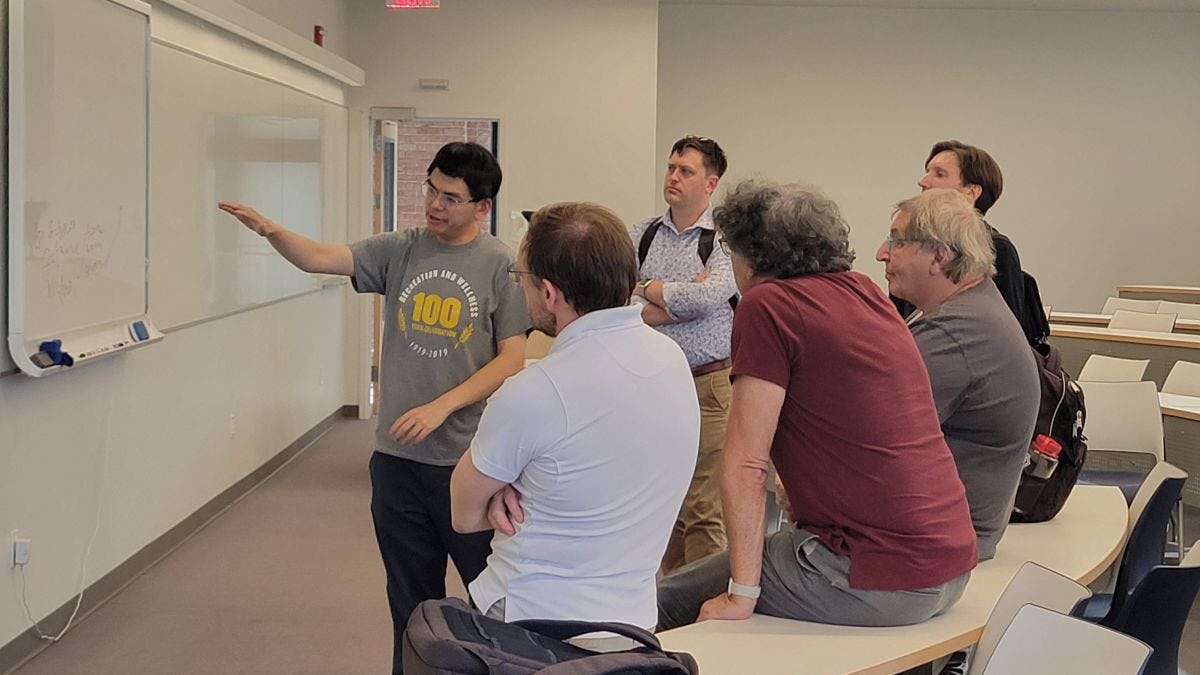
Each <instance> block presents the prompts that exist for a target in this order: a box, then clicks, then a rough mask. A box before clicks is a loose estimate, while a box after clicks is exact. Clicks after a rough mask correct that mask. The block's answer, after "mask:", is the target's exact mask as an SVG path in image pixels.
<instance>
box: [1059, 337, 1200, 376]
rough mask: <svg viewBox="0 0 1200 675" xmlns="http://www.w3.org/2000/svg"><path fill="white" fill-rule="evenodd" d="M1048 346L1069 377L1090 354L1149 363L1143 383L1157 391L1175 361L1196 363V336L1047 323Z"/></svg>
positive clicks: (1199, 340)
mask: <svg viewBox="0 0 1200 675" xmlns="http://www.w3.org/2000/svg"><path fill="white" fill-rule="evenodd" d="M1050 342H1051V343H1052V344H1054V345H1055V346H1056V347H1058V348H1059V350H1061V351H1062V357H1063V367H1064V368H1066V369H1067V372H1068V373H1072V374H1078V373H1079V370H1080V368H1082V367H1083V362H1084V361H1086V360H1087V358H1088V357H1089V356H1091V355H1092V354H1104V355H1105V356H1118V357H1121V358H1124V359H1150V365H1149V366H1147V367H1146V375H1145V378H1144V379H1147V380H1153V381H1154V383H1155V384H1157V385H1158V388H1159V389H1162V385H1163V382H1164V381H1165V380H1166V379H1167V373H1169V372H1171V366H1174V365H1175V362H1176V361H1197V362H1200V335H1188V334H1183V333H1151V332H1147V331H1140V330H1120V329H1111V328H1100V327H1097V326H1067V325H1063V324H1058V323H1051V324H1050Z"/></svg>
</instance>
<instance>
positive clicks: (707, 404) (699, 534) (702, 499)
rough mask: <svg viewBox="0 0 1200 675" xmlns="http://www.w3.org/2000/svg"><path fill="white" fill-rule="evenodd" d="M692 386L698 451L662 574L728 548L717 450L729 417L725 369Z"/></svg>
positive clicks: (704, 376) (719, 454)
mask: <svg viewBox="0 0 1200 675" xmlns="http://www.w3.org/2000/svg"><path fill="white" fill-rule="evenodd" d="M695 384H696V397H697V399H698V400H699V402H700V448H699V453H698V455H697V457H696V472H695V473H694V474H692V483H691V485H690V486H688V491H687V496H686V497H684V498H683V506H682V507H681V508H680V510H679V517H678V518H677V519H676V520H675V527H674V529H673V530H672V531H671V539H670V541H669V542H668V544H667V552H666V554H664V555H663V562H662V572H663V573H664V574H666V573H668V572H670V571H671V570H673V569H675V568H677V567H680V566H682V565H685V564H687V563H690V562H693V561H696V560H699V559H701V558H703V557H705V556H707V555H710V554H712V553H716V552H718V551H724V550H725V548H726V547H727V546H728V540H727V539H726V538H725V519H724V516H723V515H722V512H721V448H723V447H724V446H725V421H726V419H727V418H728V416H729V397H730V386H729V369H728V368H725V369H722V370H718V371H715V372H712V373H707V374H704V375H700V376H699V377H696V378H695Z"/></svg>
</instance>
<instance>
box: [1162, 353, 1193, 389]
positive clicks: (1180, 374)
mask: <svg viewBox="0 0 1200 675" xmlns="http://www.w3.org/2000/svg"><path fill="white" fill-rule="evenodd" d="M1162 390H1163V393H1164V394H1182V395H1184V396H1200V363H1192V362H1191V361H1176V362H1175V365H1173V366H1171V372H1170V373H1167V380H1166V381H1165V382H1163V386H1162Z"/></svg>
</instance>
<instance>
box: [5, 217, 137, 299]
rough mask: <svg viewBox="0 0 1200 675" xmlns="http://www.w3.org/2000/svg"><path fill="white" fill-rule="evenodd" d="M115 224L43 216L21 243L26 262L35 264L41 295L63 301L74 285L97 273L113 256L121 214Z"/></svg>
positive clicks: (87, 279) (100, 271)
mask: <svg viewBox="0 0 1200 675" xmlns="http://www.w3.org/2000/svg"><path fill="white" fill-rule="evenodd" d="M120 211H122V210H119V212H118V217H117V226H116V227H105V226H104V225H103V224H101V223H99V222H95V221H87V220H77V219H74V218H69V219H62V218H45V219H39V220H38V221H37V226H36V227H35V229H34V231H33V232H32V233H31V234H32V236H31V237H29V238H28V239H27V240H26V242H25V249H26V254H27V258H26V259H27V260H28V261H29V262H28V264H29V265H31V266H33V265H36V266H37V267H38V271H39V274H38V277H39V278H40V279H41V281H42V284H43V288H44V289H45V297H46V298H48V299H51V300H65V299H67V298H69V297H71V294H72V293H73V292H74V291H75V288H76V287H77V286H78V285H80V284H85V283H87V282H88V281H89V280H90V279H92V278H94V277H95V276H97V275H98V274H101V273H102V272H103V271H104V269H105V268H106V267H107V266H108V263H109V260H110V259H111V258H112V255H113V244H114V242H115V241H116V239H117V236H118V235H119V234H120V223H121V222H122V221H123V220H124V218H123V215H124V214H123V213H120Z"/></svg>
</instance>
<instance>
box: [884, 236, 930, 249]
mask: <svg viewBox="0 0 1200 675" xmlns="http://www.w3.org/2000/svg"><path fill="white" fill-rule="evenodd" d="M884 241H886V242H887V248H888V253H891V252H892V249H893V248H896V247H897V246H903V245H905V244H923V243H925V240H924V239H908V238H905V237H901V236H900V235H896V234H889V235H888V236H887V239H885V240H884Z"/></svg>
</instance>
